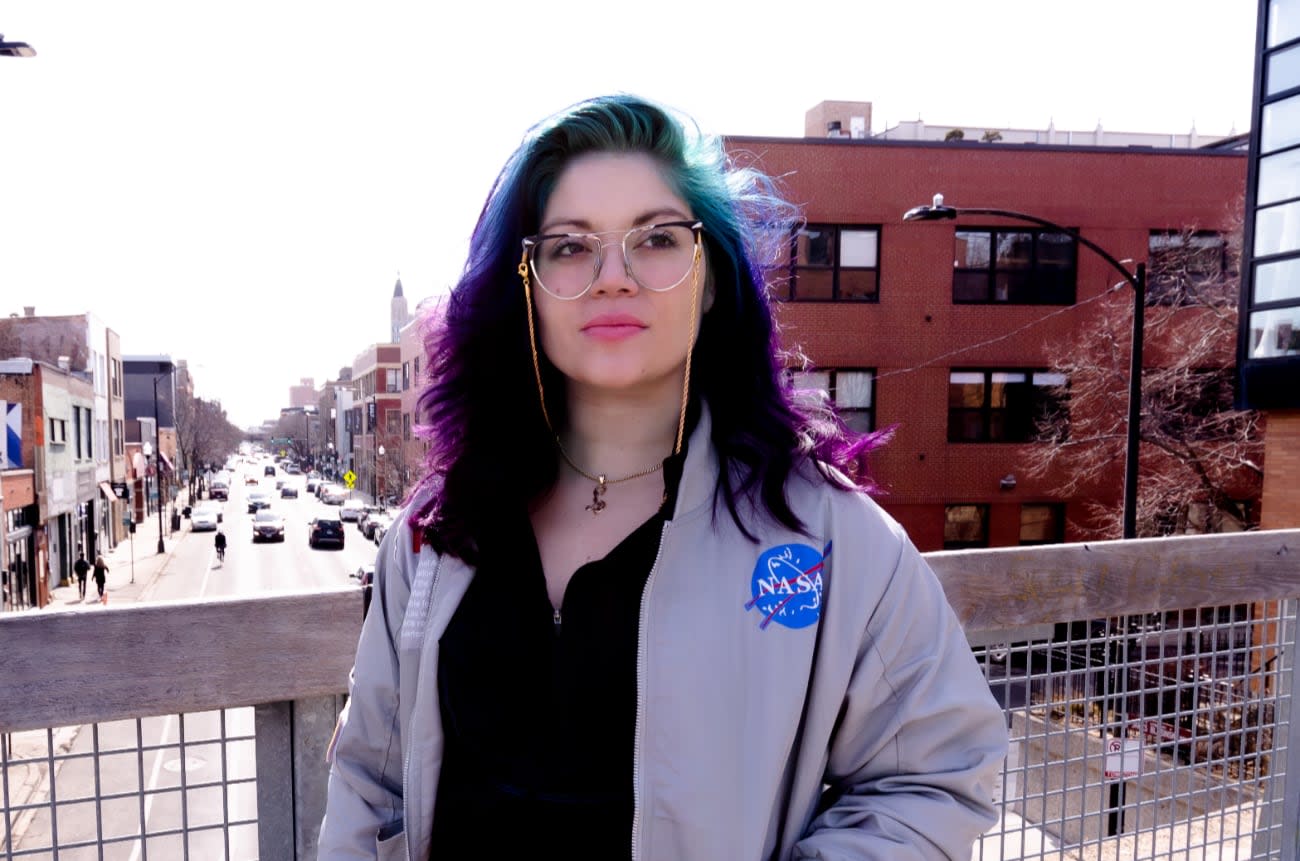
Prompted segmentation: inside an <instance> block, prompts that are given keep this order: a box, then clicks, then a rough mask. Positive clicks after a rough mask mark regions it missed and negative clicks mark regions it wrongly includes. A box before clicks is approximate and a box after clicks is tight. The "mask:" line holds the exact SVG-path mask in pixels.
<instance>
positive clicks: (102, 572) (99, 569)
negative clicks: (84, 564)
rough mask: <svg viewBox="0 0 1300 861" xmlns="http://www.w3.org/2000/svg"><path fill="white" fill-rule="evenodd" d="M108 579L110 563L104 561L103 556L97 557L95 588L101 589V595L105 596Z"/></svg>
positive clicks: (101, 596)
mask: <svg viewBox="0 0 1300 861" xmlns="http://www.w3.org/2000/svg"><path fill="white" fill-rule="evenodd" d="M107 580H108V563H107V562H105V561H104V557H103V556H96V557H95V588H96V589H98V590H99V597H100V598H103V597H104V583H105V582H106V581H107Z"/></svg>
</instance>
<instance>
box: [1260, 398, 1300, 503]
mask: <svg viewBox="0 0 1300 861" xmlns="http://www.w3.org/2000/svg"><path fill="white" fill-rule="evenodd" d="M1267 421H1268V427H1267V429H1266V430H1265V433H1264V498H1263V503H1262V511H1261V514H1260V526H1261V527H1262V528H1264V529H1294V528H1296V527H1297V526H1300V410H1277V411H1273V412H1270V413H1268V420H1267Z"/></svg>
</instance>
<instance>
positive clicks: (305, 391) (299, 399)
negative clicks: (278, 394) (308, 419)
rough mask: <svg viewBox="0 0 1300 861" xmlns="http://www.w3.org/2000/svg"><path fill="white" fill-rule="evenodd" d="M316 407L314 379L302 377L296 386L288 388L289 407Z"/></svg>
mask: <svg viewBox="0 0 1300 861" xmlns="http://www.w3.org/2000/svg"><path fill="white" fill-rule="evenodd" d="M315 405H316V378H315V377H303V378H302V379H300V380H299V381H298V385H296V386H290V387H289V406H290V407H312V406H315Z"/></svg>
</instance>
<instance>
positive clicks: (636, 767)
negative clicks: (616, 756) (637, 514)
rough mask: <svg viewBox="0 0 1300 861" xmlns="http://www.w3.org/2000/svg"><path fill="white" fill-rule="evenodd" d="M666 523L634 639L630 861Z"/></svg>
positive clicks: (636, 835)
mask: <svg viewBox="0 0 1300 861" xmlns="http://www.w3.org/2000/svg"><path fill="white" fill-rule="evenodd" d="M668 526H669V524H668V523H664V527H663V529H662V530H661V531H660V532H659V549H658V550H657V551H656V552H655V561H654V564H652V565H651V566H650V575H649V576H648V577H646V580H645V586H644V587H642V589H641V621H640V623H639V624H638V627H637V635H636V640H637V643H636V730H635V734H634V736H633V743H632V861H636V859H637V844H638V843H640V837H641V744H642V741H643V738H642V737H643V736H644V735H645V688H646V678H645V675H646V669H645V665H646V626H647V625H648V624H649V622H650V601H649V598H650V586H651V584H653V583H654V579H655V572H656V571H658V570H659V558H660V557H661V556H663V555H664V542H665V541H666V540H667V538H668Z"/></svg>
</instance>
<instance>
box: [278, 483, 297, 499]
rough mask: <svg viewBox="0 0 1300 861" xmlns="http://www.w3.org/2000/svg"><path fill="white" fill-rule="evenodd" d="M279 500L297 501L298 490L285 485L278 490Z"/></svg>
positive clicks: (290, 485)
mask: <svg viewBox="0 0 1300 861" xmlns="http://www.w3.org/2000/svg"><path fill="white" fill-rule="evenodd" d="M280 498H281V499H297V498H298V488H296V487H294V486H293V485H292V484H286V485H285V486H284V487H281V488H280Z"/></svg>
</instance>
